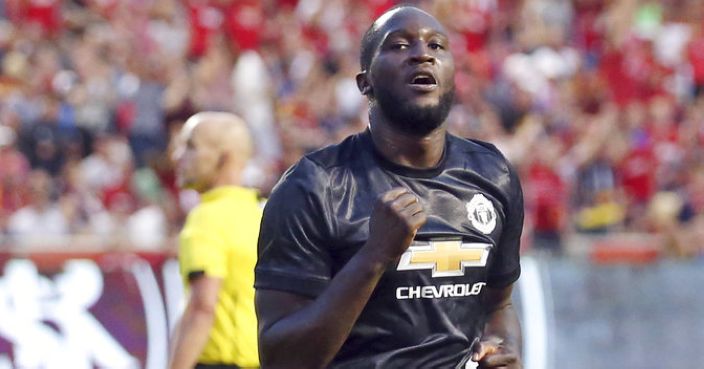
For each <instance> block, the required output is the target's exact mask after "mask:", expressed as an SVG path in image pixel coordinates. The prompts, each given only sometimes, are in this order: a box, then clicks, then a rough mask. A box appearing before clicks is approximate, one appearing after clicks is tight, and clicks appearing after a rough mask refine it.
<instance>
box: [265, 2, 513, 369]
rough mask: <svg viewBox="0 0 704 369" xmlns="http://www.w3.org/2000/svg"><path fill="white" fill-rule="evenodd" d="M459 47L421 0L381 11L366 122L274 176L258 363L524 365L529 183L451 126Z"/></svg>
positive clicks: (363, 77) (367, 55)
mask: <svg viewBox="0 0 704 369" xmlns="http://www.w3.org/2000/svg"><path fill="white" fill-rule="evenodd" d="M449 47H450V46H449V44H448V36H447V33H446V31H445V29H444V27H443V26H442V25H441V24H440V23H439V22H438V21H437V20H436V19H435V18H434V17H433V16H431V15H429V14H428V13H426V12H424V11H422V10H420V9H418V8H415V7H410V6H401V7H397V8H394V9H392V10H390V11H388V12H386V13H385V14H383V15H381V16H380V17H379V18H378V19H377V20H376V21H375V22H374V23H373V25H372V26H371V28H370V29H369V30H368V31H367V32H366V33H365V35H364V38H363V40H362V46H361V58H360V61H361V70H362V71H361V72H360V73H359V74H358V75H357V83H358V86H359V89H360V91H361V92H362V94H364V95H366V96H367V98H368V100H369V109H370V111H369V119H370V125H369V128H368V129H367V130H366V131H364V132H362V133H360V134H356V135H352V136H350V137H348V138H347V139H345V140H344V141H343V142H341V143H340V144H337V145H333V146H330V147H327V148H324V149H322V150H319V151H317V152H314V153H311V154H308V155H306V156H305V157H304V158H302V159H301V160H300V161H299V162H298V163H297V164H296V165H294V166H293V167H292V168H291V169H289V171H288V172H287V173H285V175H284V176H283V177H282V179H281V180H280V182H279V183H278V184H277V186H276V187H275V189H274V191H273V193H272V195H271V197H270V199H269V201H268V203H267V205H266V207H265V209H264V217H263V220H262V226H261V231H260V236H259V261H258V264H257V267H256V272H255V287H256V298H255V305H256V307H257V314H258V318H259V345H260V359H261V361H262V367H263V368H323V367H327V368H355V369H359V368H385V369H386V368H465V367H470V366H471V365H474V364H473V363H471V362H470V361H474V362H478V363H479V367H480V368H510V369H516V368H520V367H521V364H520V343H521V336H520V326H519V323H518V319H517V316H516V313H515V311H514V309H513V306H512V304H511V289H512V285H513V283H514V282H515V281H516V280H517V279H518V277H519V274H520V266H519V239H520V236H521V230H522V226H523V196H522V190H521V185H520V183H519V180H518V177H517V175H516V173H515V172H514V170H513V169H512V168H511V166H510V165H509V164H508V163H507V161H506V159H505V158H504V157H503V156H502V155H501V154H500V152H499V151H497V149H496V148H494V146H492V145H490V144H488V143H483V142H479V141H474V140H468V139H463V138H459V137H456V136H453V135H451V134H449V133H448V132H447V123H446V122H445V120H446V117H447V115H448V112H449V110H450V107H451V105H452V103H453V95H454V62H453V58H452V55H451V53H450V50H449Z"/></svg>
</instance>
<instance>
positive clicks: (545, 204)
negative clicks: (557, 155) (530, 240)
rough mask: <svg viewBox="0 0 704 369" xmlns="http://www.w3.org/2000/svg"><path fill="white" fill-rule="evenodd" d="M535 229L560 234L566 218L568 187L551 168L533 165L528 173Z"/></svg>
mask: <svg viewBox="0 0 704 369" xmlns="http://www.w3.org/2000/svg"><path fill="white" fill-rule="evenodd" d="M526 187H527V189H529V191H528V194H529V196H530V197H529V199H530V200H531V203H532V204H533V206H532V209H533V211H532V213H533V219H534V227H535V230H536V231H539V232H545V233H559V232H560V231H561V230H562V226H563V224H564V217H565V200H566V185H565V183H564V181H563V180H562V178H560V176H559V175H558V174H557V173H556V172H555V170H554V169H553V168H551V167H550V166H547V165H544V164H541V163H533V164H532V165H531V166H530V167H529V168H528V171H527V178H526Z"/></svg>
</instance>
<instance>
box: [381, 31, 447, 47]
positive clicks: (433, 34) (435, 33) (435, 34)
mask: <svg viewBox="0 0 704 369" xmlns="http://www.w3.org/2000/svg"><path fill="white" fill-rule="evenodd" d="M420 33H421V34H423V33H428V34H429V35H428V36H427V37H428V38H430V37H439V38H441V39H442V40H443V41H449V39H450V38H449V37H447V35H446V34H445V33H444V32H442V31H440V30H436V29H429V30H428V31H427V32H423V30H421V32H420ZM397 36H398V37H409V36H410V37H415V36H416V35H415V34H413V33H411V32H408V31H407V30H405V29H397V30H393V31H390V32H389V33H387V34H386V35H385V36H384V37H383V38H382V39H381V43H380V44H383V43H385V42H386V41H387V40H389V39H390V38H392V37H397Z"/></svg>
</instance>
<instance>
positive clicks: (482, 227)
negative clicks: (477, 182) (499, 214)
mask: <svg viewBox="0 0 704 369" xmlns="http://www.w3.org/2000/svg"><path fill="white" fill-rule="evenodd" d="M467 218H469V221H470V223H472V226H473V227H474V228H476V229H477V230H479V232H482V233H484V234H489V233H491V232H493V231H494V228H496V211H495V210H494V204H492V203H491V201H489V199H487V198H486V197H485V196H484V195H482V194H476V195H474V197H472V200H470V201H469V202H468V203H467Z"/></svg>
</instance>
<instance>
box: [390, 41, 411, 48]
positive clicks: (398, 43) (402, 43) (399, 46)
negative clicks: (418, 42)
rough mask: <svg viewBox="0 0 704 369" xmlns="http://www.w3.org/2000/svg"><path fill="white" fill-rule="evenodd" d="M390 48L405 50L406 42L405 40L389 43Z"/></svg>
mask: <svg viewBox="0 0 704 369" xmlns="http://www.w3.org/2000/svg"><path fill="white" fill-rule="evenodd" d="M391 49H392V50H406V49H408V44H407V43H405V42H396V43H393V44H391Z"/></svg>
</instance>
